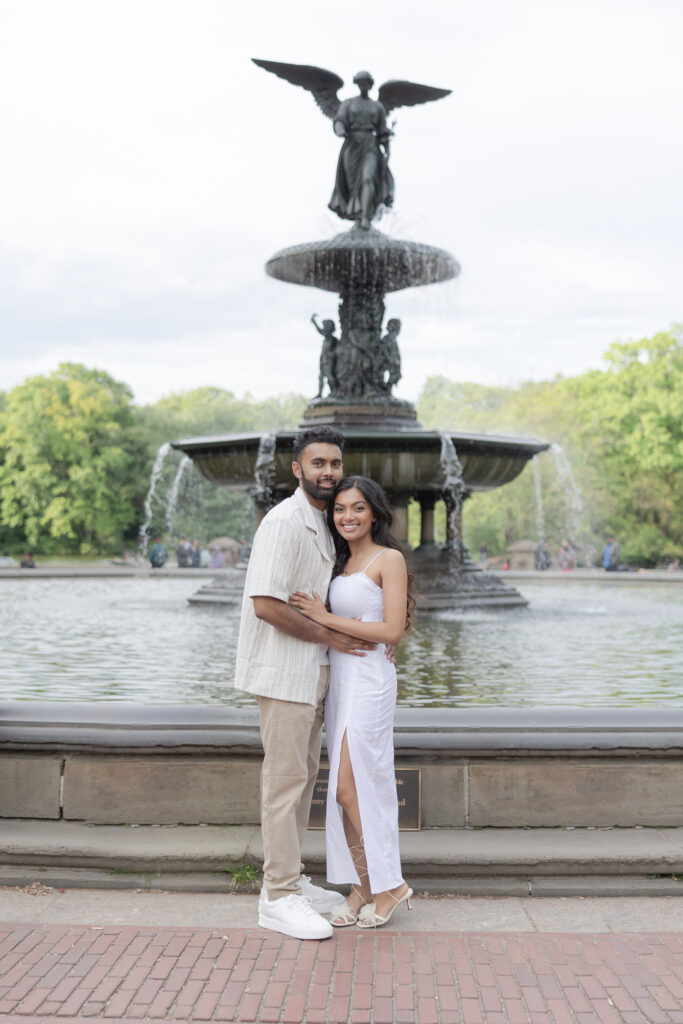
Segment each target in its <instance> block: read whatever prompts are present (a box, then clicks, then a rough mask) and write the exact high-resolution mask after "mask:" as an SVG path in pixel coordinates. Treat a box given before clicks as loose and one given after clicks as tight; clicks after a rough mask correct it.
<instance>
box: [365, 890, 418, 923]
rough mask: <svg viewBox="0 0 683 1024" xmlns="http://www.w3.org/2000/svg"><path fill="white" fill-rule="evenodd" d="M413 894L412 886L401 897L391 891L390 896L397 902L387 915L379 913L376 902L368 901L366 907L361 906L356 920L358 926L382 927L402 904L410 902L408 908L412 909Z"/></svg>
mask: <svg viewBox="0 0 683 1024" xmlns="http://www.w3.org/2000/svg"><path fill="white" fill-rule="evenodd" d="M412 895H413V890H412V889H411V888H410V887H408V891H407V892H404V893H403V896H401V897H396V896H394V894H393V892H390V893H389V896H391V898H392V900H393V901H394V903H395V906H393V907H392V908H391V910H390V911H389V913H388V914H387V915H386V917H382V915H381V914H378V913H377V911H376V910H375V904H374V903H366V904H365V906H364V907H361V910H360V913H359V915H358V920H357V922H356V923H357V925H358V927H359V928H381V927H382V925H383V924H386V923H387V921H389V920H390V919H391V915H392V914H393V913H394V911H395V910H396V909H397V908H398V907H400V906H401V904H402V903H407V904H408V910H412V909H413V905H412V903H411V902H410V900H411V898H412Z"/></svg>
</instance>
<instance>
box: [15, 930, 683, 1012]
mask: <svg viewBox="0 0 683 1024" xmlns="http://www.w3.org/2000/svg"><path fill="white" fill-rule="evenodd" d="M93 1020H100V1021H112V1022H114V1021H125V1022H129V1021H136V1020H142V1021H147V1022H155V1024H161V1022H162V1021H163V1022H171V1021H172V1022H175V1024H177V1022H190V1021H192V1022H194V1021H197V1022H203V1021H239V1022H246V1021H258V1022H272V1024H275V1022H278V1024H298V1022H301V1021H304V1022H306V1024H327V1022H332V1024H343V1022H350V1024H394V1022H399V1024H400V1022H406V1024H408V1022H410V1024H412V1022H419V1024H642V1022H647V1024H660V1022H661V1024H683V935H679V934H670V933H656V934H650V933H647V934H642V933H640V934H637V935H635V934H620V935H615V934H611V933H610V934H589V935H546V934H537V933H517V934H472V933H468V934H460V933H451V932H448V933H446V932H438V933H425V932H377V933H375V934H372V935H369V934H367V933H360V932H358V931H356V930H349V931H344V932H340V933H337V934H335V936H334V938H332V939H330V940H328V941H326V942H319V943H318V942H298V941H297V940H296V939H289V938H286V937H285V936H283V935H278V934H276V933H274V932H265V931H261V930H260V929H256V928H253V929H244V928H239V929H227V930H226V932H225V933H222V932H217V931H210V930H208V929H207V930H202V929H192V928H180V929H171V928H168V929H162V930H159V929H154V928H133V927H125V928H124V927H106V928H88V927H82V926H78V927H59V926H56V925H46V926H35V925H0V1021H2V1022H3V1024H18V1022H21V1024H45V1022H48V1021H55V1022H56V1021H63V1022H65V1024H67V1022H70V1024H76V1022H77V1024H84V1022H92V1021H93Z"/></svg>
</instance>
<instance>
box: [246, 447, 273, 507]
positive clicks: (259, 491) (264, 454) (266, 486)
mask: <svg viewBox="0 0 683 1024" xmlns="http://www.w3.org/2000/svg"><path fill="white" fill-rule="evenodd" d="M274 483H275V434H270V433H269V434H264V435H263V437H262V438H261V440H260V441H259V446H258V453H257V455H256V466H255V467H254V489H253V491H252V495H253V497H254V499H255V501H256V502H257V504H258V505H260V506H261V507H262V508H266V509H269V508H272V507H273V505H274V504H275V498H274V496H273V484H274Z"/></svg>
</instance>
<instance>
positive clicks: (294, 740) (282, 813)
mask: <svg viewBox="0 0 683 1024" xmlns="http://www.w3.org/2000/svg"><path fill="white" fill-rule="evenodd" d="M342 445H343V438H342V435H341V434H339V433H337V432H336V431H335V430H332V429H331V428H330V427H313V428H311V429H308V430H303V431H301V432H300V433H299V434H298V435H297V436H296V438H295V440H294V461H293V462H292V472H293V474H294V476H295V477H296V478H297V480H298V481H299V486H298V487H297V489H296V491H295V492H294V494H293V495H292V497H291V498H287V499H286V500H285V501H283V502H281V503H280V504H279V505H276V506H275V508H273V509H271V511H270V512H269V513H268V514H267V516H266V517H265V518H264V520H263V522H262V523H261V525H260V527H259V529H258V530H257V532H256V536H255V537H254V543H253V547H252V551H251V558H250V559H249V567H248V569H247V575H246V580H245V585H244V599H243V602H242V619H241V622H240V635H239V642H238V647H237V664H236V671H235V684H234V685H235V686H236V687H237V689H240V690H247V691H248V692H250V693H253V694H255V696H256V701H257V703H258V707H259V718H260V725H261V739H262V741H263V749H264V751H265V757H264V760H263V768H262V772H261V832H262V836H263V859H264V863H263V889H262V890H261V898H260V900H259V925H260V926H261V927H262V928H272V929H273V930H274V931H278V932H283V933H284V934H285V935H291V936H293V937H294V938H297V939H325V938H329V936H330V935H332V925H331V924H330V923H329V922H328V921H326V920H325V919H324V918H323V917H321V914H320V913H319V911H322V912H323V913H325V912H329V911H330V910H332V908H333V907H334V906H336V905H337V904H338V903H340V902H342V901H343V897H341V896H340V895H339V893H334V892H329V891H327V890H325V889H321V888H320V887H319V886H316V885H313V883H312V882H311V880H310V878H308V877H307V876H306V875H302V873H301V872H302V869H303V865H302V863H301V846H302V843H303V838H304V834H305V831H306V828H307V825H308V816H309V813H310V808H311V798H312V795H313V786H314V784H315V779H316V776H317V773H318V764H319V760H320V745H321V740H322V725H323V700H324V697H325V694H326V692H327V687H328V683H329V671H330V670H329V659H328V653H327V650H328V647H333V648H334V649H335V650H338V651H343V652H345V653H354V654H358V655H359V656H362V655H363V652H365V651H368V650H373V649H374V647H375V646H376V645H374V644H369V643H365V642H363V641H360V640H354V639H352V638H351V637H347V636H344V635H343V634H342V633H337V632H336V631H335V630H330V629H326V628H325V627H323V626H320V625H318V624H317V623H315V622H313V621H312V620H311V619H307V618H305V616H303V615H301V614H300V613H299V612H297V611H296V610H295V609H294V608H292V607H291V606H290V605H289V604H288V603H287V601H288V599H289V596H290V594H292V593H293V592H294V591H295V590H303V591H305V592H306V593H309V594H310V593H312V592H313V591H316V593H318V594H321V595H324V594H327V588H328V586H329V583H330V578H331V575H332V566H333V563H334V545H333V543H332V538H331V536H330V533H329V530H328V528H327V523H326V520H325V512H324V510H325V505H326V502H327V499H328V498H329V497H330V496H331V495H332V493H333V491H334V488H335V486H336V485H337V483H338V482H339V480H341V478H342V475H343V470H342Z"/></svg>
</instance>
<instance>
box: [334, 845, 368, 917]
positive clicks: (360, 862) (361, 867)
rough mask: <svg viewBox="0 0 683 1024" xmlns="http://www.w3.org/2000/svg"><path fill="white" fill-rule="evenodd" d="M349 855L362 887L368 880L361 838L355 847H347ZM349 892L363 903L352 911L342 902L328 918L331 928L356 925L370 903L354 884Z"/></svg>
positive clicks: (347, 904)
mask: <svg viewBox="0 0 683 1024" xmlns="http://www.w3.org/2000/svg"><path fill="white" fill-rule="evenodd" d="M349 853H350V854H351V857H352V859H353V863H354V866H355V868H356V872H357V873H358V877H359V878H360V884H361V885H362V884H363V882H364V881H365V879H366V878H369V877H370V876H369V875H368V869H367V864H365V844H364V843H363V837H362V836H361V837H360V842H359V843H357V844H356V845H355V846H349ZM351 892H354V893H355V894H356V896H358V898H359V899H361V900H363V901H364V902H363V903H362V904H361V905H360V907H359V909H358V910H352V909H351V907H350V906H349V901H348V900H344V902H343V903H340V904H339V906H338V907H335V908H334V909H333V911H332V916H331V917H330V924H331V925H332V927H333V928H349V927H350V926H351V925H352V924H356V922H357V921H358V918H359V916H360V914H361V913H362V911H363V910H365V908H366V907H367V906H369V904H370V903H371V902H372V901H371V900H366V899H365V897H364V896H363V894H362V892H361V891H360V890H359V888H358V886H357V885H356V884H355V883H354V885H352V886H351Z"/></svg>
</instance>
